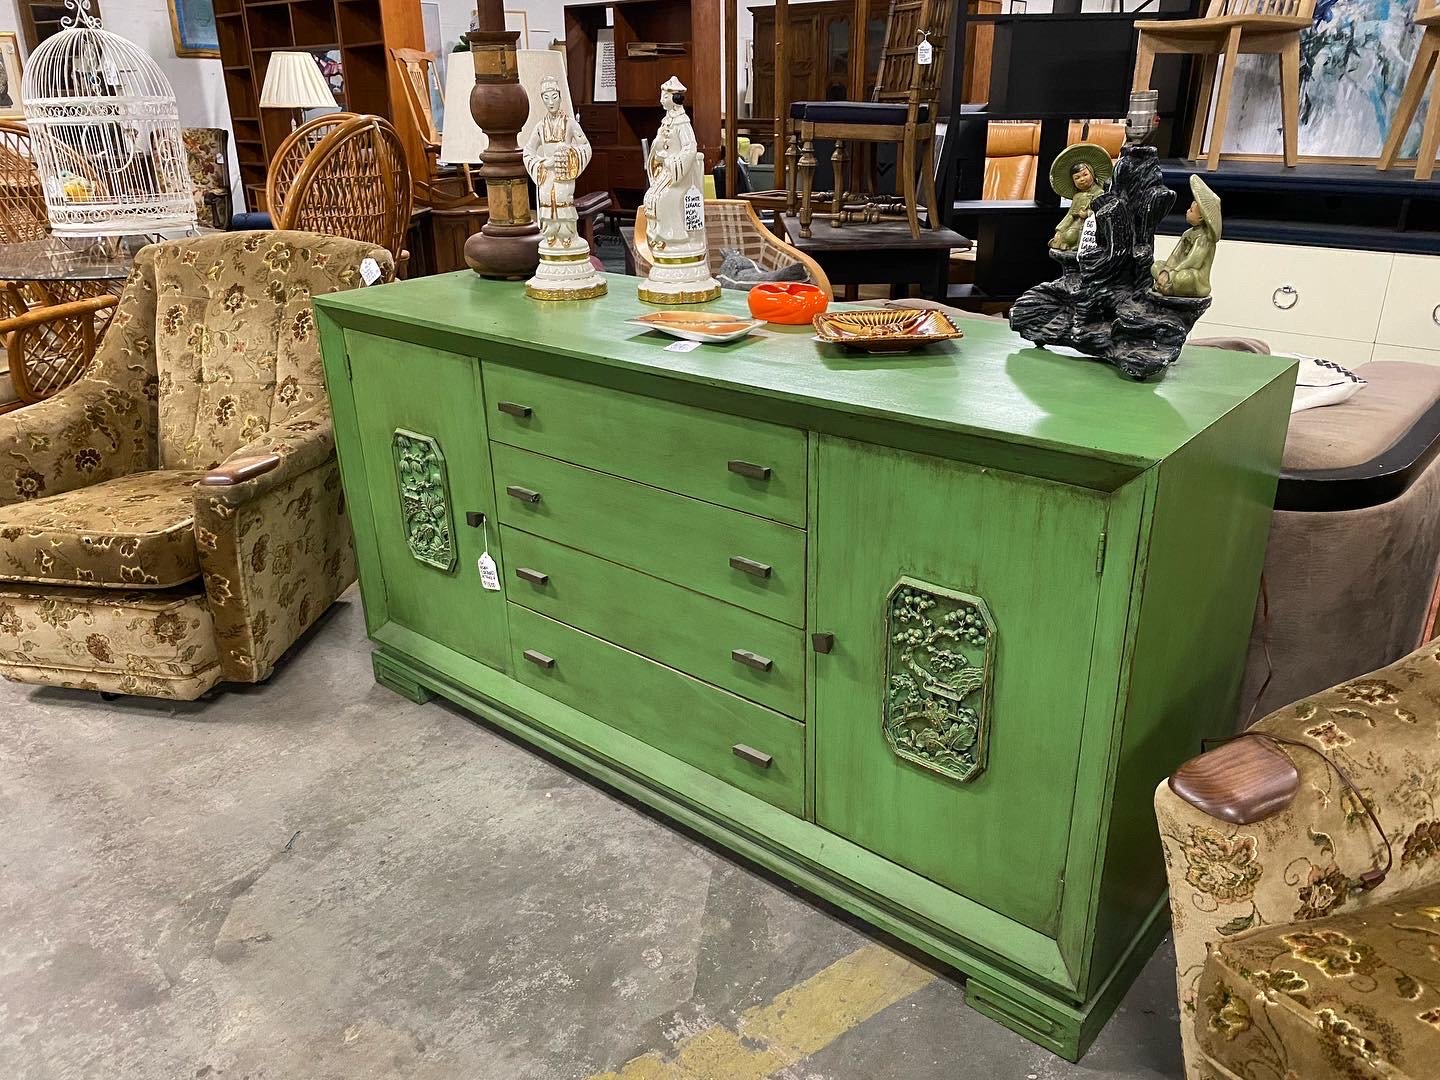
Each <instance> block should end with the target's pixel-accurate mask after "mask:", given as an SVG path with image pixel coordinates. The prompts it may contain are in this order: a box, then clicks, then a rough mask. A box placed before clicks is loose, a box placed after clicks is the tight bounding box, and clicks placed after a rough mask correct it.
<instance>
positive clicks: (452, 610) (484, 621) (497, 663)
mask: <svg viewBox="0 0 1440 1080" xmlns="http://www.w3.org/2000/svg"><path fill="white" fill-rule="evenodd" d="M345 347H346V350H347V352H348V354H349V361H350V363H349V370H350V382H351V385H352V387H353V393H354V398H355V416H356V420H357V422H358V424H359V428H360V447H361V449H362V450H363V451H364V455H365V477H366V485H367V487H368V489H369V495H370V508H371V512H372V514H373V515H374V533H375V545H376V547H377V549H378V555H379V559H380V568H381V571H382V574H383V579H384V582H385V607H386V613H387V616H388V619H389V620H390V621H392V622H397V623H400V624H401V625H403V626H406V627H408V628H409V629H411V630H413V631H415V632H416V633H417V634H419V635H421V636H422V637H426V638H429V639H431V640H433V641H438V642H440V643H441V644H442V645H446V646H448V647H450V648H452V649H454V650H455V651H456V652H460V653H463V654H464V655H466V656H468V657H470V658H471V659H473V660H479V661H481V662H482V663H485V664H489V665H490V666H491V667H494V668H498V669H500V670H502V671H503V670H506V668H507V667H508V664H507V657H508V653H509V646H508V641H507V636H506V620H505V598H504V596H503V594H501V593H499V592H490V591H487V590H486V589H484V588H483V587H482V585H481V584H480V572H479V566H478V561H479V559H480V556H481V554H482V553H483V552H484V550H485V543H486V539H487V534H488V541H489V546H490V555H491V557H492V558H493V559H494V560H495V562H496V565H497V567H499V565H500V563H501V558H500V548H499V544H500V528H499V524H498V522H496V520H495V496H494V487H493V484H492V482H491V478H490V456H489V447H488V445H487V443H486V440H485V409H484V405H483V402H482V400H481V392H480V377H479V370H478V364H477V362H476V361H475V360H472V359H470V358H469V357H465V356H457V355H456V354H454V353H447V352H440V351H439V350H436V349H428V348H425V347H424V346H420V345H411V344H408V343H404V342H399V341H391V340H389V339H387V338H381V337H375V336H373V335H370V334H362V333H359V332H357V331H354V330H347V331H345ZM417 371H423V372H424V373H425V376H424V378H417V377H416V372H417ZM477 512H478V513H482V514H484V515H485V517H486V519H487V522H488V527H486V528H478V527H472V526H471V525H469V524H467V522H466V515H467V514H469V513H477Z"/></svg>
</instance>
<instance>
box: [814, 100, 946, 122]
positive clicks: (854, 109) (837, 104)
mask: <svg viewBox="0 0 1440 1080" xmlns="http://www.w3.org/2000/svg"><path fill="white" fill-rule="evenodd" d="M909 112H910V106H909V105H907V104H906V103H905V102H903V101H899V102H896V101H792V102H791V103H790V119H791V120H804V121H806V122H807V123H811V124H903V123H905V118H906V116H908V115H909ZM915 119H916V122H917V123H921V124H923V123H925V122H926V121H927V120H929V119H930V106H929V105H921V106H920V111H919V112H918V113H916V115H915Z"/></svg>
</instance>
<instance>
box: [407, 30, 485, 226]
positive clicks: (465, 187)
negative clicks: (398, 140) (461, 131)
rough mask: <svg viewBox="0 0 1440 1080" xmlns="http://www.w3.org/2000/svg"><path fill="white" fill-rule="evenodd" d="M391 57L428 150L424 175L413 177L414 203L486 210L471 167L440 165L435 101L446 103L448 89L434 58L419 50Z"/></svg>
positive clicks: (464, 56) (468, 55)
mask: <svg viewBox="0 0 1440 1080" xmlns="http://www.w3.org/2000/svg"><path fill="white" fill-rule="evenodd" d="M460 55H461V56H462V57H463V58H464V59H465V60H466V61H468V60H469V58H470V54H469V53H461V54H460ZM390 58H391V59H392V60H393V61H394V62H395V67H396V68H397V69H398V71H399V75H400V85H401V86H403V87H404V88H405V104H406V107H407V108H408V110H409V112H410V119H411V121H412V122H413V123H414V125H415V130H416V131H418V132H419V133H420V143H421V146H422V148H423V149H424V151H425V175H424V176H417V177H415V178H414V180H415V201H416V202H418V203H420V204H421V205H422V206H431V207H434V208H435V209H437V210H454V209H458V208H460V207H471V208H480V207H484V205H485V200H484V199H483V198H481V197H480V196H479V195H477V194H475V190H474V187H473V185H472V178H471V174H470V166H469V165H462V166H461V167H460V168H458V169H457V168H456V167H454V166H452V165H441V164H440V135H441V132H440V129H439V128H438V127H437V126H436V125H435V109H434V106H433V105H432V102H433V101H434V99H435V98H437V97H438V98H439V99H440V102H441V104H442V105H443V104H444V101H445V88H444V87H443V86H441V85H440V74H439V72H438V71H437V70H436V67H435V57H434V56H432V55H431V54H430V53H428V52H422V51H421V50H419V49H391V50H390ZM458 108H469V102H468V101H467V102H462V103H461V104H460V105H459V106H458Z"/></svg>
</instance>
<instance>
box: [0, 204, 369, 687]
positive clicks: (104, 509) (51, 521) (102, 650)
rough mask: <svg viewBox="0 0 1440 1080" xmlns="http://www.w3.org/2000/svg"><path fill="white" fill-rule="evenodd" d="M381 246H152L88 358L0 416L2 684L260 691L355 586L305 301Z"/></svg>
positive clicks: (254, 242)
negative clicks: (32, 401)
mask: <svg viewBox="0 0 1440 1080" xmlns="http://www.w3.org/2000/svg"><path fill="white" fill-rule="evenodd" d="M365 259H374V260H375V262H376V264H377V266H378V267H379V268H380V269H381V272H382V274H384V275H386V276H389V275H391V274H392V273H393V261H392V260H391V258H390V255H389V253H388V252H386V251H384V250H382V249H379V248H376V247H374V246H373V245H368V244H362V243H358V242H356V241H353V240H347V239H344V238H338V237H321V236H314V235H311V234H307V233H283V232H247V233H228V234H218V235H212V236H205V237H200V238H196V239H190V240H182V241H174V242H171V243H166V244H160V245H155V246H152V247H148V248H146V249H144V250H143V251H142V252H141V253H140V254H139V256H138V257H137V259H136V263H135V269H134V271H133V273H132V274H131V276H130V280H129V281H128V282H127V283H126V285H125V291H124V294H123V296H122V297H121V300H120V306H119V308H118V310H117V313H116V315H115V319H114V322H113V323H112V325H111V327H110V330H109V332H108V333H107V334H106V336H105V339H104V341H103V343H102V344H101V347H100V351H99V352H98V354H97V355H96V358H95V363H94V364H93V366H92V367H91V368H90V370H89V371H88V372H87V373H86V375H85V377H84V378H82V379H81V380H80V381H78V382H76V383H74V384H72V385H71V386H69V387H67V388H66V389H65V390H63V391H61V392H60V393H59V394H57V395H56V396H55V397H53V398H50V399H48V400H46V401H44V402H41V403H40V404H37V405H32V406H30V407H29V408H26V409H22V410H20V411H18V412H14V413H10V414H7V415H5V416H3V417H0V675H4V676H5V677H6V678H8V679H12V680H15V681H18V682H26V683H41V684H50V685H60V686H73V687H82V688H87V689H92V690H100V691H102V692H110V693H123V694H135V695H145V696H153V697H171V698H181V699H191V698H195V697H198V696H200V695H201V694H203V693H204V692H206V691H207V690H208V689H210V688H211V687H212V686H214V685H215V684H216V683H217V682H219V681H221V680H227V681H234V682H258V681H260V680H262V679H264V678H265V677H266V676H268V675H269V673H270V671H271V670H272V669H273V667H274V665H275V662H276V661H277V660H278V659H279V657H280V656H281V655H282V654H283V653H284V652H285V650H286V649H287V648H289V647H290V645H291V644H292V643H293V642H294V641H295V639H296V638H297V637H299V635H300V634H301V633H302V632H303V631H304V630H305V629H306V628H307V627H308V626H310V624H311V623H313V622H314V621H315V619H316V618H317V617H318V616H319V615H320V614H321V613H322V612H324V611H325V609H326V608H328V607H329V606H330V604H331V603H332V602H333V601H334V599H335V598H336V597H337V596H338V595H339V594H340V592H341V591H342V590H344V589H345V588H346V587H347V586H348V585H349V584H350V582H351V581H352V580H353V579H354V555H353V550H352V543H351V537H350V529H349V523H348V521H347V520H346V518H345V514H344V505H343V497H342V494H341V490H340V476H339V467H338V464H337V461H336V457H335V446H334V438H333V434H332V430H331V422H330V406H329V402H328V399H327V398H326V395H325V386H324V382H323V377H322V371H321V364H320V350H319V344H318V342H317V341H316V332H315V323H314V317H313V314H312V311H311V306H310V297H311V295H312V294H313V293H317V292H333V291H336V290H339V289H348V288H355V287H358V286H360V285H361V284H362V281H361V277H360V266H361V263H362V261H363V260H365Z"/></svg>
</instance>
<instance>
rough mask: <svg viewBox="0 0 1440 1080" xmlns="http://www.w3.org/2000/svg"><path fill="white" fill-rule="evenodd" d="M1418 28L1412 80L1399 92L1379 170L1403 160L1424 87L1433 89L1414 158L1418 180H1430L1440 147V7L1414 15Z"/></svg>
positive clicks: (1411, 71)
mask: <svg viewBox="0 0 1440 1080" xmlns="http://www.w3.org/2000/svg"><path fill="white" fill-rule="evenodd" d="M1415 25H1416V26H1423V27H1424V28H1425V33H1424V34H1423V35H1422V36H1421V38H1420V47H1419V49H1418V50H1417V51H1416V53H1415V63H1414V64H1413V65H1411V68H1410V77H1409V78H1408V79H1406V80H1405V89H1404V90H1402V91H1401V93H1400V103H1399V104H1398V105H1396V107H1395V116H1394V118H1393V119H1391V121H1390V134H1388V135H1387V136H1385V148H1384V149H1383V150H1381V151H1380V168H1381V169H1390V168H1393V167H1394V165H1395V162H1396V161H1397V160H1398V159H1399V157H1400V144H1401V143H1402V142H1404V141H1405V135H1406V133H1407V132H1408V131H1409V130H1410V125H1411V124H1412V123H1413V122H1414V120H1415V113H1416V112H1417V111H1418V110H1419V108H1420V99H1421V98H1422V97H1424V96H1425V84H1426V83H1427V82H1428V83H1430V84H1431V87H1430V107H1429V108H1428V109H1426V110H1425V127H1424V128H1423V129H1422V130H1421V132H1420V150H1419V152H1418V153H1417V154H1416V155H1415V179H1416V180H1429V179H1430V174H1431V173H1433V172H1434V171H1435V151H1436V148H1437V146H1440V64H1437V63H1436V61H1437V59H1440V7H1431V8H1427V9H1424V10H1421V11H1417V12H1416V13H1415Z"/></svg>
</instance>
